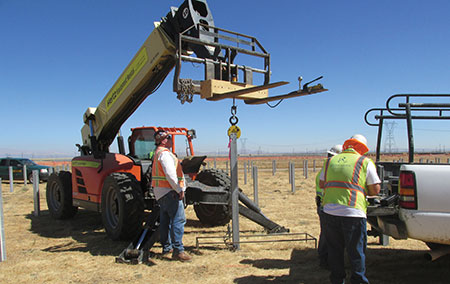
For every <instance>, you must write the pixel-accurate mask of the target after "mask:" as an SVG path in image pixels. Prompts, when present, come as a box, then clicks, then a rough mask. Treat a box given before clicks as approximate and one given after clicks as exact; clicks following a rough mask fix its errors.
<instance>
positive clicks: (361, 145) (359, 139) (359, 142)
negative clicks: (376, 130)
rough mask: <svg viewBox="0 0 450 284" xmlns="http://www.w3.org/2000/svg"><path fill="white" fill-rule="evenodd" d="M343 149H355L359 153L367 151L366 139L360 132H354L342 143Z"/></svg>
mask: <svg viewBox="0 0 450 284" xmlns="http://www.w3.org/2000/svg"><path fill="white" fill-rule="evenodd" d="M343 148H344V150H345V149H348V148H353V149H355V150H356V151H357V152H358V153H360V154H361V155H364V154H365V153H367V152H369V147H368V146H367V139H366V137H364V136H363V135H361V134H355V135H353V136H352V137H350V139H348V140H346V141H345V143H344V147H343Z"/></svg>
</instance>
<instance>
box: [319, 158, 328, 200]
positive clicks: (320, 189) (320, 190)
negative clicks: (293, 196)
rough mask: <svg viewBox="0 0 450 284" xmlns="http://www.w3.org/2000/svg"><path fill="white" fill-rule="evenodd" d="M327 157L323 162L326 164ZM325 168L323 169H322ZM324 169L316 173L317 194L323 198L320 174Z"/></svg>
mask: <svg viewBox="0 0 450 284" xmlns="http://www.w3.org/2000/svg"><path fill="white" fill-rule="evenodd" d="M326 162H327V159H324V161H323V164H324V165H326ZM322 170H323V169H322ZM322 170H320V171H319V172H318V173H317V175H316V196H319V197H320V198H323V188H320V186H319V183H320V174H321V173H322Z"/></svg>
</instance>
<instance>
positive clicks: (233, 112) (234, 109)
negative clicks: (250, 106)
mask: <svg viewBox="0 0 450 284" xmlns="http://www.w3.org/2000/svg"><path fill="white" fill-rule="evenodd" d="M236 113H237V106H236V105H235V100H234V98H233V105H232V106H231V117H230V124H231V125H232V126H234V125H236V124H237V123H238V121H239V119H238V118H237V116H236Z"/></svg>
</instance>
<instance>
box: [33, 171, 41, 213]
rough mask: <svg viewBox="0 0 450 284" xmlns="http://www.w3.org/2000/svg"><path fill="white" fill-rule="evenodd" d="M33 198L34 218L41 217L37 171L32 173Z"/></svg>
mask: <svg viewBox="0 0 450 284" xmlns="http://www.w3.org/2000/svg"><path fill="white" fill-rule="evenodd" d="M33 196H34V212H33V214H34V216H39V215H41V209H40V208H41V201H40V198H39V171H38V170H34V171H33Z"/></svg>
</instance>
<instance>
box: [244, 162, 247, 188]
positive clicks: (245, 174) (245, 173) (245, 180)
mask: <svg viewBox="0 0 450 284" xmlns="http://www.w3.org/2000/svg"><path fill="white" fill-rule="evenodd" d="M244 184H247V165H246V164H245V162H244Z"/></svg>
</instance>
